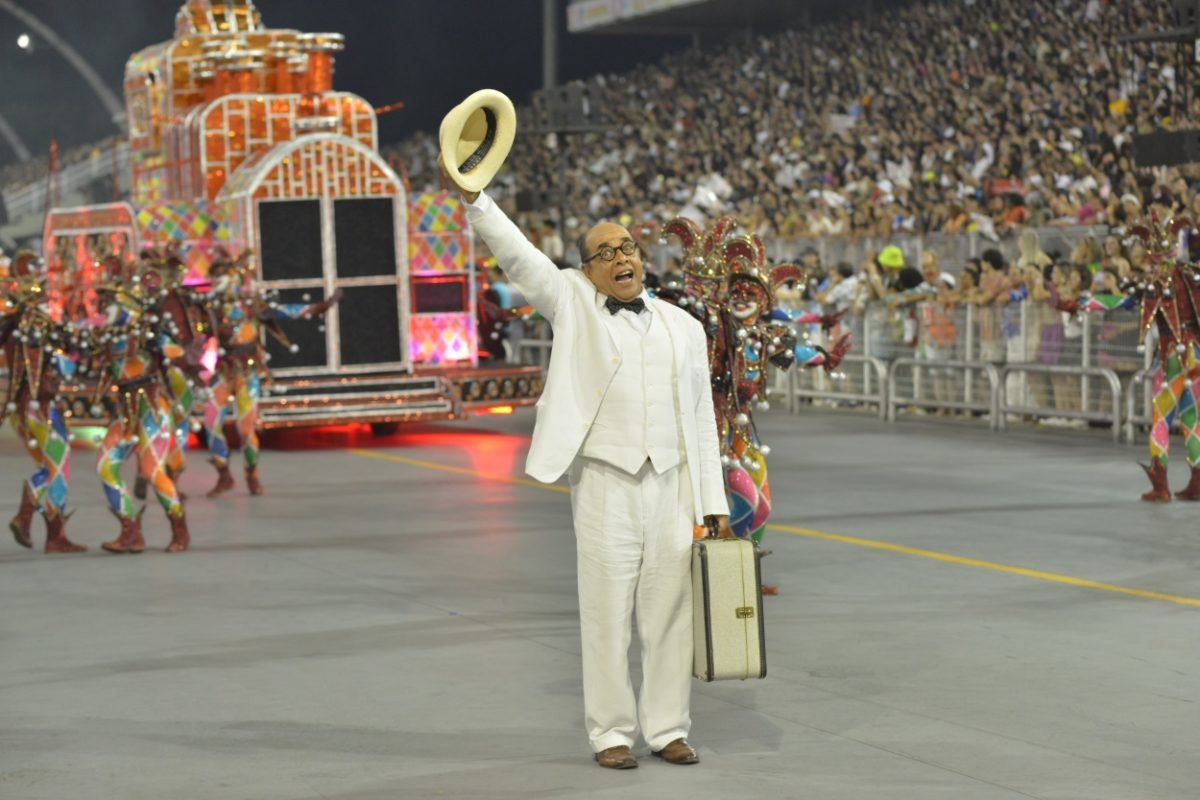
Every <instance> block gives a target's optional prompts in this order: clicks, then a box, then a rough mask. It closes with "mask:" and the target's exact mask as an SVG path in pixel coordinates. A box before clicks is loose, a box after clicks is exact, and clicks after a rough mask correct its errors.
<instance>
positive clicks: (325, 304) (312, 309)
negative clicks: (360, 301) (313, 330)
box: [300, 289, 342, 317]
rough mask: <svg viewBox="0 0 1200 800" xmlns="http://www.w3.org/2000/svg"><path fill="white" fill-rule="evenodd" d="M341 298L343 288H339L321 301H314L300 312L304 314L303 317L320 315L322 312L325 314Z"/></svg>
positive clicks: (301, 314)
mask: <svg viewBox="0 0 1200 800" xmlns="http://www.w3.org/2000/svg"><path fill="white" fill-rule="evenodd" d="M341 299H342V290H341V289H338V290H337V291H335V292H334V293H333V294H331V295H329V297H326V298H325V299H324V300H322V301H321V302H319V303H313V304H312V305H311V306H309V307H308V308H306V309H304V311H302V312H300V316H302V317H319V316H321V315H322V314H324V313H325V312H326V311H328V310H329V309H331V308H333V306H334V305H335V304H336V303H337V301H338V300H341Z"/></svg>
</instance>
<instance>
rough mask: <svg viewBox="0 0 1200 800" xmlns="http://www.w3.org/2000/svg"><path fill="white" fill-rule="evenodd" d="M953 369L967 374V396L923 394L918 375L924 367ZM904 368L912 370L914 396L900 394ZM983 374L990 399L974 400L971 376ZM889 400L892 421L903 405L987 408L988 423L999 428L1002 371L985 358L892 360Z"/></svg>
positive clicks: (888, 412) (889, 419)
mask: <svg viewBox="0 0 1200 800" xmlns="http://www.w3.org/2000/svg"><path fill="white" fill-rule="evenodd" d="M943 368H945V369H950V370H955V371H959V372H962V373H963V375H964V376H966V380H965V381H964V382H963V384H964V395H963V399H962V400H944V399H938V398H929V397H923V396H922V394H921V392H920V386H921V381H920V379H919V377H917V376H918V375H919V373H920V371H921V370H925V369H943ZM903 369H911V370H912V371H913V374H914V375H913V380H912V381H911V383H910V384H909V385H910V386H912V387H914V391H913V392H912V396H911V397H909V396H905V397H901V396H900V393H899V387H900V386H901V381H899V380H898V378H899V372H900V371H901V370H903ZM976 372H980V373H983V375H984V376H986V377H987V380H988V386H989V391H988V400H987V402H986V403H983V402H981V401H976V400H973V399H972V397H973V396H974V395H973V391H972V387H973V382H972V380H971V378H972V376H973V375H974V374H975V373H976ZM887 383H888V403H887V416H886V417H885V419H887V420H888V421H889V422H895V420H896V410H897V408H899V407H900V406H901V405H904V406H916V407H918V408H949V409H954V410H958V411H984V412H986V413H987V414H988V422H989V426H990V427H991V429H992V430H997V429H998V425H999V417H1000V414H999V406H1000V391H1001V387H1002V385H1003V384H1002V382H1001V378H1000V370H999V369H997V368H996V365H995V364H989V363H988V362H986V361H926V360H924V359H918V358H897V359H896V360H895V361H893V362H892V366H891V369H889V370H888V377H887Z"/></svg>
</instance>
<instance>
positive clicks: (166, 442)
mask: <svg viewBox="0 0 1200 800" xmlns="http://www.w3.org/2000/svg"><path fill="white" fill-rule="evenodd" d="M159 279H160V276H159V275H158V273H156V272H155V271H153V270H144V271H142V272H140V273H139V274H135V275H134V276H132V277H131V278H130V279H129V280H128V282H127V283H126V284H125V285H122V286H119V287H117V290H116V292H115V293H114V296H113V299H112V302H111V303H110V305H109V306H108V309H107V314H106V319H105V324H104V329H103V333H102V334H101V335H100V344H101V345H102V346H103V350H102V352H103V355H102V359H103V366H104V367H105V371H106V372H107V373H108V379H107V380H106V381H104V382H102V383H101V386H100V388H101V390H105V389H107V391H105V392H104V396H105V399H106V400H107V402H108V403H109V405H110V408H111V410H112V413H113V420H112V423H111V424H110V425H109V427H108V430H107V431H106V432H105V434H104V438H103V440H102V441H101V444H100V452H99V457H98V459H97V463H96V471H97V473H98V474H99V475H100V480H101V482H102V484H103V485H104V493H105V497H106V499H107V500H108V504H109V508H110V509H111V510H112V512H113V514H114V515H115V516H116V517H117V519H118V520H120V523H121V532H120V535H119V536H118V537H117V538H116V539H114V540H112V541H108V542H105V543H104V544H103V545H102V546H103V547H104V549H105V550H107V551H109V552H112V553H140V552H142V551H143V550H145V547H146V544H145V539H144V537H143V535H142V525H141V522H142V514H143V513H144V511H145V507H142V508H141V509H139V510H137V511H136V512H135V509H134V503H133V499H132V497H131V496H130V493H129V491H128V490H127V488H126V486H125V482H124V479H123V478H122V477H121V468H122V466H123V465H124V463H125V462H126V461H127V460H128V459H129V457H130V456H135V457H136V459H137V466H138V473H139V474H140V475H141V476H142V477H143V478H144V479H145V480H146V482H147V484H148V486H149V487H150V488H151V489H153V490H154V493H155V495H156V496H157V498H158V501H159V504H160V505H161V506H162V508H163V510H164V511H165V512H166V515H167V520H168V522H169V523H170V526H171V542H170V544H168V545H167V552H168V553H178V552H182V551H184V550H186V549H187V548H188V545H189V544H190V536H189V533H188V527H187V517H186V514H185V512H184V507H183V501H182V498H181V496H180V494H179V490H178V488H177V487H176V485H175V480H174V478H173V477H172V474H173V473H172V469H171V464H172V463H173V462H174V461H175V460H176V459H177V456H176V455H175V454H176V453H177V452H178V445H177V444H176V442H175V435H176V434H175V423H174V420H173V416H172V411H171V402H170V399H169V398H168V396H167V392H166V389H165V387H164V385H163V380H162V369H163V366H164V363H165V362H168V361H180V360H183V359H188V360H189V361H190V362H194V356H193V355H192V354H191V353H189V352H188V351H185V350H184V348H183V347H181V346H180V345H179V344H178V343H177V342H176V341H175V340H174V338H173V337H172V336H171V335H170V333H169V330H168V329H169V327H170V323H169V322H166V321H165V320H164V318H163V317H162V316H160V315H159V314H157V313H155V311H156V309H157V303H158V302H159V301H160V300H161V298H162V296H163V295H164V294H165V292H164V291H163V289H162V286H161V284H160V283H159ZM175 474H177V471H176V472H175Z"/></svg>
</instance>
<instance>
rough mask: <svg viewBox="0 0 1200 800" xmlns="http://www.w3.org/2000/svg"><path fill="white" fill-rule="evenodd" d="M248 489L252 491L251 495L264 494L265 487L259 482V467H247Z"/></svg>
mask: <svg viewBox="0 0 1200 800" xmlns="http://www.w3.org/2000/svg"><path fill="white" fill-rule="evenodd" d="M246 488H247V489H249V490H250V494H254V495H259V494H262V493H263V485H262V483H261V482H260V481H259V480H258V467H246Z"/></svg>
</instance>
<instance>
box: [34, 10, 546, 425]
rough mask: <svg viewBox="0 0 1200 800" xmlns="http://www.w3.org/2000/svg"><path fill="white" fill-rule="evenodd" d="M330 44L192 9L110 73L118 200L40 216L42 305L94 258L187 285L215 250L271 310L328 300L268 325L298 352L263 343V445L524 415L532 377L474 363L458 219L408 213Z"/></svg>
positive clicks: (432, 205) (453, 210)
mask: <svg viewBox="0 0 1200 800" xmlns="http://www.w3.org/2000/svg"><path fill="white" fill-rule="evenodd" d="M343 44H344V43H343V37H342V36H341V35H340V34H336V33H300V32H298V31H295V30H287V29H268V28H265V27H263V25H262V21H261V16H260V14H259V12H258V10H257V9H256V8H255V7H254V4H253V2H251V0H227V1H226V2H221V1H220V0H188V2H186V3H185V4H184V6H183V7H182V8H181V9H180V11H179V12H178V14H177V16H176V21H175V38H173V39H171V40H170V41H167V42H163V43H161V44H157V45H153V46H151V47H147V48H146V49H144V50H142V51H141V52H139V53H136V54H135V55H133V57H131V58H130V59H129V61H128V63H127V64H126V67H125V104H126V109H127V112H128V120H129V144H130V162H131V170H132V176H131V177H132V181H131V186H132V192H131V198H130V201H129V202H127V203H124V202H123V203H108V204H103V205H96V206H88V207H83V208H67V209H52V210H51V211H50V212H49V214H48V215H47V219H46V224H45V230H44V247H45V249H44V252H45V254H46V259H47V265H48V269H49V271H50V279H49V286H50V291H62V292H64V297H66V296H68V295H69V296H70V297H72V298H80V297H83V298H86V297H88V296H89V287H91V286H93V285H95V284H96V283H98V282H102V281H103V280H104V279H105V274H104V272H105V268H104V261H105V258H106V257H108V256H112V255H115V256H117V257H118V258H120V259H121V260H127V259H129V258H132V257H134V256H136V254H137V253H138V252H139V251H140V250H142V249H145V248H163V247H168V246H169V247H172V248H176V249H177V250H178V252H179V253H180V254H181V256H182V257H183V258H184V259H185V260H186V262H187V268H188V274H189V278H191V279H196V280H199V279H202V278H203V277H204V276H206V274H207V270H208V266H209V264H210V263H212V261H213V260H214V257H215V254H216V253H217V251H218V249H224V250H226V251H228V252H229V253H232V254H237V253H238V252H240V251H242V250H244V249H250V250H252V251H253V252H254V253H255V263H256V268H257V273H258V274H257V277H258V281H259V283H260V285H261V286H262V287H263V288H267V289H273V290H276V291H278V293H279V295H280V300H281V301H283V302H303V299H304V298H305V297H309V296H311V297H313V298H320V297H324V296H330V295H332V294H333V293H334V292H335V291H338V290H340V291H341V292H342V296H341V301H340V302H339V303H338V305H337V307H336V308H335V310H334V311H333V312H332V313H330V314H329V316H328V317H327V321H326V324H325V325H323V326H318V325H312V324H304V323H287V322H285V323H283V328H284V329H285V332H286V333H287V335H288V337H289V338H290V339H291V341H292V342H294V343H295V344H297V345H299V347H298V349H297V351H296V352H292V350H291V349H289V348H287V347H284V346H282V345H280V344H279V343H277V342H275V341H273V340H269V341H268V342H267V350H268V352H269V353H270V368H271V378H272V381H271V385H270V394H269V395H268V396H267V397H264V399H263V403H262V407H261V422H262V427H265V428H279V427H296V426H302V425H317V424H327V423H335V422H353V421H360V422H370V423H372V424H373V425H374V426H375V427H376V429H377V430H379V429H385V430H386V429H390V428H391V427H393V426H394V423H397V422H402V421H408V420H415V419H438V418H442V419H445V418H459V417H463V416H465V415H467V414H468V413H470V412H471V411H476V410H484V409H489V408H496V407H503V406H509V407H511V406H517V405H527V404H530V403H532V402H534V400H535V399H536V398H537V396H538V394H539V393H540V392H541V387H542V372H541V370H540V369H539V368H536V367H517V366H511V365H496V366H492V365H486V364H485V365H481V364H480V361H479V353H478V346H477V332H476V313H475V312H476V282H475V275H474V257H473V256H474V254H473V251H472V237H471V234H470V230H469V227H468V224H467V222H466V215H465V212H464V209H463V207H462V206H461V204H460V203H459V201H458V200H457V199H456V198H454V197H451V196H449V195H447V194H445V193H439V194H421V195H416V196H411V197H410V196H409V195H408V193H407V192H406V190H405V186H404V183H403V182H402V181H401V179H400V178H399V177H398V176H397V175H396V173H395V172H394V171H393V170H392V169H391V167H389V165H388V164H387V162H386V161H385V160H384V159H383V158H382V157H381V156H380V154H379V147H378V132H377V120H376V112H375V109H374V108H373V107H372V106H371V104H370V103H368V102H367V101H366V100H364V99H363V98H361V97H359V96H357V95H354V94H351V93H348V92H341V91H335V90H334V88H333V72H334V56H335V54H336V53H337V52H339V51H340V50H342V49H343ZM67 287H70V288H72V289H73V291H71V292H66V288H67ZM81 416H82V415H81Z"/></svg>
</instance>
